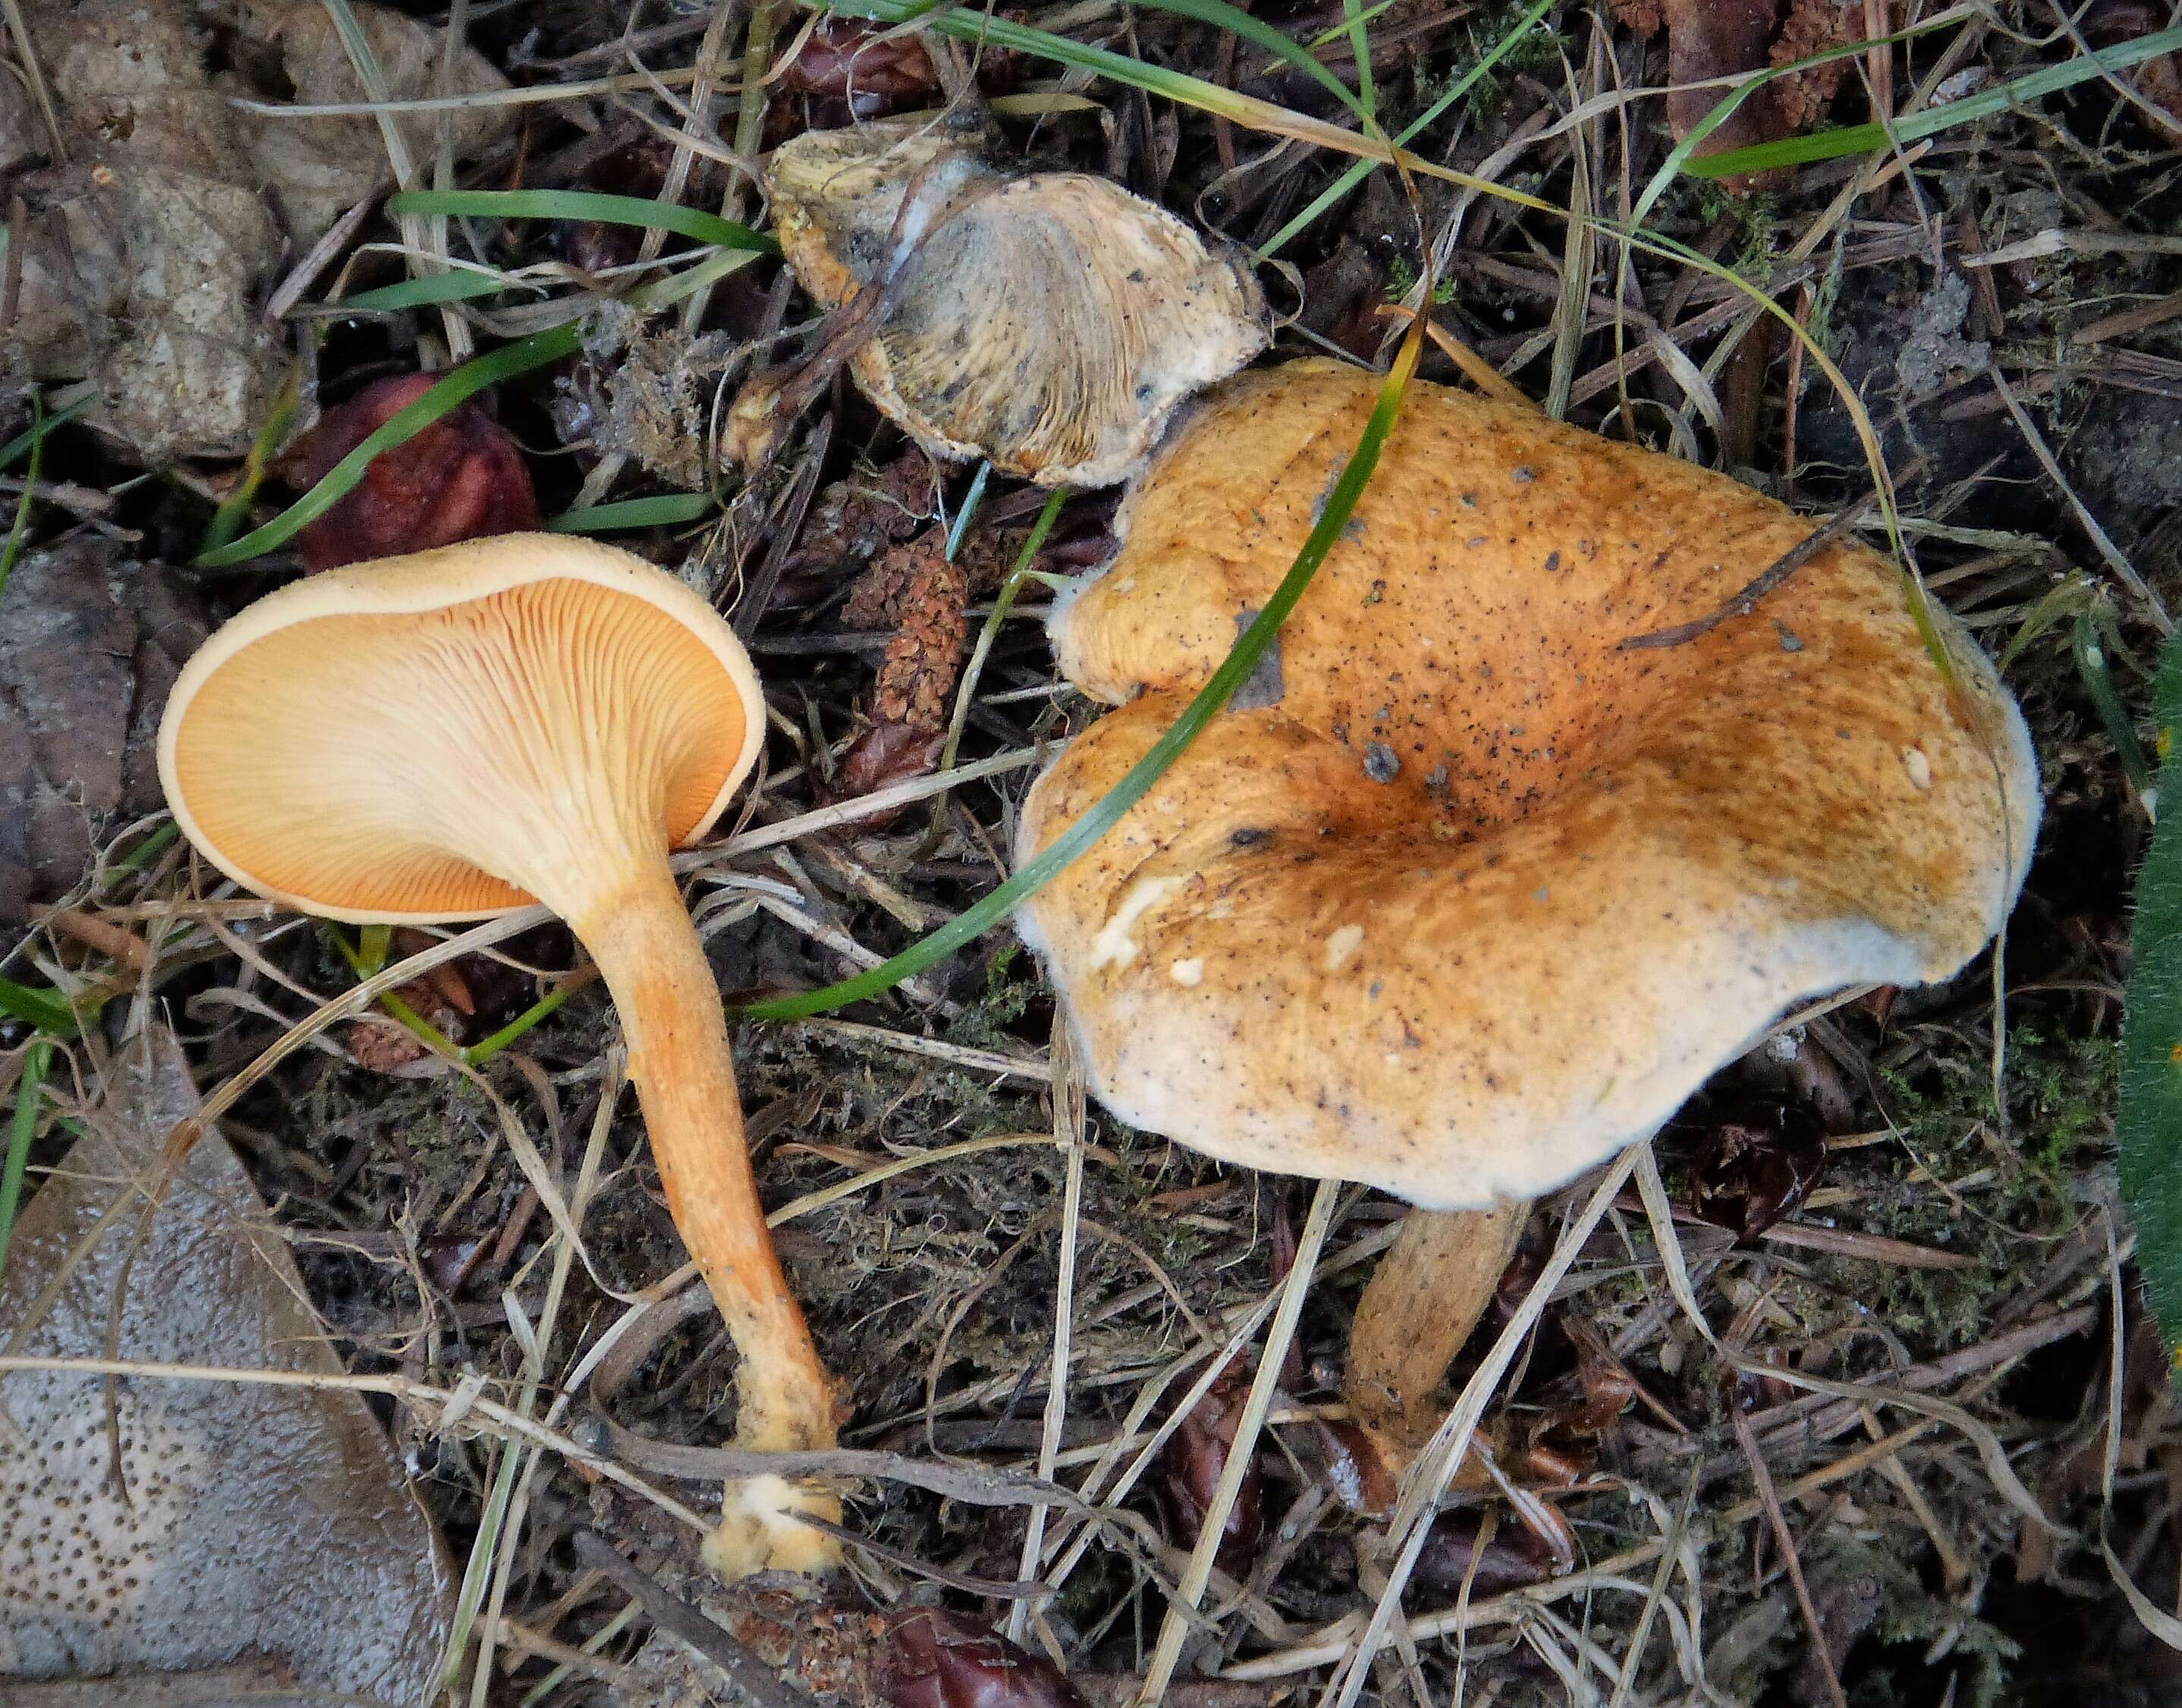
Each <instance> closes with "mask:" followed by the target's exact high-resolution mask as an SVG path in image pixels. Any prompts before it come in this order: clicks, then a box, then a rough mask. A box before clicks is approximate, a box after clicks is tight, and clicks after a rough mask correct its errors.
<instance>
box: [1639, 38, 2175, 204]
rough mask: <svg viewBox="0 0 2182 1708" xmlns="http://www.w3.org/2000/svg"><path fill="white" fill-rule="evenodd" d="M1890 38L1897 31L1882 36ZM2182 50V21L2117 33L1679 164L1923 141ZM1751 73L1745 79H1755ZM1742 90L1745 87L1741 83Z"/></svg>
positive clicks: (1813, 156) (1711, 168)
mask: <svg viewBox="0 0 2182 1708" xmlns="http://www.w3.org/2000/svg"><path fill="white" fill-rule="evenodd" d="M1881 39H1883V40H1886V41H1892V40H1894V39H1896V38H1895V37H1892V36H1888V37H1884V38H1881ZM1855 51H1860V50H1858V49H1853V48H1844V49H1841V50H1837V52H1836V53H1832V54H1822V55H1816V56H1814V57H1813V58H1810V59H1807V60H1802V61H1799V62H1797V64H1796V65H1792V66H1785V67H1783V68H1782V70H1783V71H1784V72H1785V71H1793V70H1797V69H1801V68H1802V67H1803V66H1806V65H1814V64H1819V63H1821V61H1823V60H1824V59H1826V58H1837V57H1839V54H1840V53H1848V52H1855ZM2167 53H2182V25H2172V26H2170V27H2168V28H2167V29H2165V30H2153V31H2152V33H2151V34H2150V35H2148V36H2138V37H2136V38H2135V40H2134V41H2118V42H2116V43H2114V44H2113V46H2112V47H2101V48H2099V49H2097V50H2096V52H2093V53H2080V54H2077V55H2076V56H2075V57H2074V58H2069V59H2065V60H2063V61H2062V63H2061V64H2058V65H2046V66H2041V68H2040V69H2037V70H2035V71H2027V72H2025V73H2024V75H2022V76H2020V77H2012V78H2010V79H2009V80H2008V81H2007V82H2005V83H2000V84H1996V85H1994V86H1992V87H1991V88H1990V89H1980V90H1978V91H1975V92H1974V93H1972V94H1969V95H1965V96H1963V97H1961V98H1960V99H1959V100H1955V101H1950V102H1947V105H1946V106H1944V107H1931V108H1925V109H1924V111H1923V112H1921V113H1904V114H1903V115H1902V117H1901V118H1899V119H1891V120H1889V121H1888V122H1886V124H1843V125H1837V126H1836V127H1835V128H1834V129H1832V130H1814V131H1812V132H1810V133H1809V134H1808V135H1803V136H1786V137H1782V138H1781V139H1780V141H1776V142H1754V143H1753V144H1751V146H1748V147H1747V148H1735V149H1731V150H1729V151H1728V152H1726V153H1725V154H1714V155H1712V156H1710V157H1708V158H1706V159H1703V160H1697V161H1686V162H1685V163H1684V164H1683V166H1682V168H1681V169H1682V170H1684V171H1686V172H1688V173H1689V174H1691V175H1692V176H1693V177H1697V178H1722V177H1727V176H1731V175H1732V174H1736V173H1745V172H1769V171H1771V170H1772V169H1774V168H1775V167H1780V166H1803V165H1808V164H1809V163H1811V162H1812V161H1814V160H1834V159H1837V158H1840V157H1841V156H1842V155H1844V154H1868V153H1870V152H1874V151H1875V150H1877V149H1880V148H1885V147H1886V146H1889V138H1890V135H1891V140H1892V142H1893V143H1894V144H1895V145H1897V146H1906V145H1907V144H1909V143H1913V142H1920V141H1924V139H1925V138H1926V137H1928V136H1937V135H1941V133H1942V132H1943V131H1947V130H1953V129H1954V128H1955V127H1956V126H1958V125H1960V124H1975V123H1976V122H1977V121H1978V120H1979V119H1991V118H1994V117H1996V116H1997V115H1998V114H2000V113H2006V112H2008V111H2010V110H2011V109H2013V108H2017V107H2020V106H2023V105H2025V104H2027V103H2028V102H2033V101H2041V100H2043V99H2044V98H2045V97H2046V96H2048V95H2055V94H2058V93H2059V92H2060V91H2062V90H2063V89H2073V88H2074V86H2076V85H2077V84H2079V83H2088V82H2090V81H2091V80H2092V79H2094V78H2097V77H2102V76H2104V75H2107V73H2108V72H2112V71H2120V70H2124V69H2127V68H2128V67H2129V66H2131V65H2138V64H2142V63H2143V62H2144V61H2146V60H2147V59H2156V58H2159V57H2160V56H2161V55H2163V54H2167ZM1762 80H1763V79H1759V80H1753V83H1752V84H1749V85H1745V86H1744V87H1746V88H1747V87H1753V86H1755V83H1756V82H1757V81H1762ZM1736 92H1737V93H1740V92H1741V91H1740V90H1738V91H1736Z"/></svg>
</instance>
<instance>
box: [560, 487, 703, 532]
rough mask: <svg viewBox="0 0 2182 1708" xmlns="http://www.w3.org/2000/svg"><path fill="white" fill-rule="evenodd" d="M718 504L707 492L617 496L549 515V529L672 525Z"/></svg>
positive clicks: (608, 529) (696, 518)
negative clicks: (630, 496)
mask: <svg viewBox="0 0 2182 1708" xmlns="http://www.w3.org/2000/svg"><path fill="white" fill-rule="evenodd" d="M719 507H720V500H718V499H717V498H715V497H714V496H713V495H712V494H711V493H709V492H662V493H660V494H658V495H656V496H655V497H651V498H623V499H617V500H615V501H614V502H613V503H612V504H587V505H585V506H584V507H583V508H582V509H581V510H564V511H562V512H561V513H560V514H559V515H558V516H556V517H550V518H548V520H547V521H546V533H612V532H614V531H615V530H616V529H618V528H673V527H678V526H679V525H680V524H681V523H683V522H697V521H700V520H701V519H702V518H704V517H707V516H710V515H711V514H712V512H713V511H716V510H717V509H718V508H719Z"/></svg>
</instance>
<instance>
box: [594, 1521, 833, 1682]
mask: <svg viewBox="0 0 2182 1708" xmlns="http://www.w3.org/2000/svg"><path fill="white" fill-rule="evenodd" d="M575 1545H576V1557H577V1559H579V1560H580V1561H581V1562H583V1563H584V1565H586V1566H594V1567H597V1568H598V1569H599V1570H600V1571H601V1572H603V1573H606V1576H607V1577H608V1578H612V1580H613V1584H614V1587H615V1588H616V1589H619V1590H621V1591H622V1592H623V1594H624V1595H628V1596H629V1598H630V1599H631V1600H634V1601H635V1603H636V1604H637V1605H638V1606H640V1607H642V1608H643V1609H644V1614H645V1617H646V1618H647V1619H649V1620H651V1622H652V1623H653V1624H655V1625H656V1626H657V1627H658V1628H660V1629H661V1630H662V1631H664V1632H666V1633H668V1634H669V1635H670V1636H673V1637H677V1638H679V1639H681V1640H682V1641H683V1642H684V1643H687V1644H689V1646H690V1647H691V1648H692V1649H695V1650H696V1651H697V1652H698V1653H699V1654H700V1655H703V1656H704V1657H705V1658H706V1660H707V1661H711V1662H712V1664H713V1665H714V1666H716V1667H718V1668H719V1669H720V1671H721V1672H724V1673H726V1674H727V1675H728V1679H729V1680H730V1681H731V1682H732V1683H734V1685H735V1687H736V1688H737V1689H739V1690H741V1691H743V1692H744V1693H745V1694H747V1695H748V1696H749V1697H750V1699H751V1700H753V1701H755V1702H756V1703H757V1704H758V1708H802V1705H801V1704H800V1703H799V1702H798V1700H797V1699H796V1697H795V1693H794V1692H793V1691H791V1690H789V1689H788V1688H787V1687H786V1686H785V1685H784V1684H783V1683H781V1682H780V1680H779V1679H778V1678H775V1677H774V1676H773V1673H772V1672H771V1671H770V1670H768V1669H767V1667H765V1666H764V1665H763V1664H762V1663H761V1661H759V1660H758V1659H757V1657H756V1655H752V1654H751V1653H750V1650H747V1649H745V1648H744V1647H743V1645H742V1644H739V1643H738V1642H737V1641H735V1639H734V1638H733V1637H732V1636H730V1635H729V1634H728V1633H727V1632H726V1631H724V1630H723V1629H722V1628H720V1627H719V1626H717V1625H715V1624H714V1623H713V1622H712V1621H711V1620H710V1619H707V1618H706V1617H705V1616H704V1615H703V1614H702V1613H700V1612H699V1611H697V1610H696V1609H695V1607H692V1606H690V1605H689V1603H688V1602H687V1601H684V1600H683V1599H682V1598H681V1597H680V1596H679V1595H675V1594H674V1593H673V1591H671V1590H669V1589H667V1588H666V1586H665V1585H663V1584H660V1583H659V1582H658V1581H657V1580H656V1579H655V1578H651V1577H650V1576H648V1575H646V1574H645V1573H642V1572H640V1571H638V1570H637V1569H636V1567H634V1566H632V1565H630V1564H629V1562H628V1561H626V1560H624V1559H623V1558H622V1556H620V1555H619V1554H618V1553H617V1552H616V1551H615V1550H613V1549H612V1547H610V1546H609V1545H607V1544H606V1540H605V1539H603V1538H602V1537H600V1536H598V1535H596V1534H594V1533H593V1532H591V1531H589V1530H579V1531H578V1532H577V1533H576V1540H575Z"/></svg>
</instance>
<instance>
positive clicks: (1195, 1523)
mask: <svg viewBox="0 0 2182 1708" xmlns="http://www.w3.org/2000/svg"><path fill="white" fill-rule="evenodd" d="M1249 1390H1250V1372H1249V1369H1248V1368H1243V1367H1239V1366H1237V1365H1232V1364H1231V1365H1229V1366H1228V1368H1227V1369H1226V1370H1224V1371H1222V1372H1221V1374H1220V1378H1219V1379H1218V1380H1217V1381H1216V1382H1214V1383H1213V1385H1212V1386H1211V1387H1210V1390H1207V1391H1206V1393H1205V1397H1204V1398H1203V1399H1201V1400H1199V1401H1198V1402H1197V1404H1196V1405H1195V1406H1193V1407H1191V1408H1190V1412H1189V1415H1188V1417H1186V1418H1183V1419H1182V1423H1181V1426H1180V1427H1179V1428H1177V1429H1176V1430H1175V1432H1174V1434H1171V1435H1170V1436H1169V1437H1168V1438H1167V1443H1166V1446H1164V1447H1162V1448H1161V1449H1160V1460H1159V1482H1158V1484H1157V1485H1156V1487H1155V1493H1156V1494H1157V1495H1158V1497H1159V1506H1160V1517H1163V1518H1164V1519H1165V1520H1166V1532H1167V1534H1168V1536H1169V1537H1170V1538H1171V1539H1172V1540H1173V1542H1174V1545H1176V1546H1177V1547H1178V1548H1194V1547H1195V1546H1196V1545H1197V1541H1198V1538H1199V1536H1201V1535H1203V1534H1204V1533H1205V1514H1206V1513H1207V1512H1210V1510H1211V1507H1212V1496H1213V1493H1214V1491H1215V1490H1217V1489H1218V1487H1219V1486H1220V1479H1221V1477H1222V1476H1223V1475H1225V1474H1226V1473H1227V1456H1228V1455H1229V1454H1230V1453H1232V1451H1234V1447H1235V1430H1236V1427H1237V1426H1238V1424H1240V1423H1241V1422H1242V1421H1243V1408H1244V1406H1245V1404H1246V1402H1247V1401H1248V1400H1249ZM1264 1539H1265V1479H1264V1478H1263V1477H1262V1476H1261V1475H1260V1473H1259V1470H1258V1468H1257V1467H1256V1466H1255V1465H1253V1466H1251V1467H1250V1468H1249V1470H1248V1471H1246V1472H1245V1473H1243V1484H1242V1486H1241V1487H1240V1488H1239V1489H1238V1490H1236V1493H1235V1504H1234V1505H1233V1506H1231V1507H1230V1508H1229V1509H1228V1512H1227V1524H1226V1526H1225V1527H1224V1528H1222V1529H1221V1533H1220V1548H1219V1551H1218V1552H1217V1553H1216V1554H1215V1555H1214V1556H1213V1557H1214V1559H1215V1560H1216V1561H1217V1562H1218V1563H1219V1564H1220V1566H1221V1567H1222V1568H1223V1569H1224V1570H1227V1571H1229V1572H1237V1573H1239V1572H1241V1571H1243V1570H1247V1569H1248V1567H1249V1560H1250V1556H1251V1555H1252V1554H1254V1552H1256V1550H1257V1547H1258V1545H1259V1544H1260V1542H1262V1541H1263V1540H1264Z"/></svg>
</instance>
